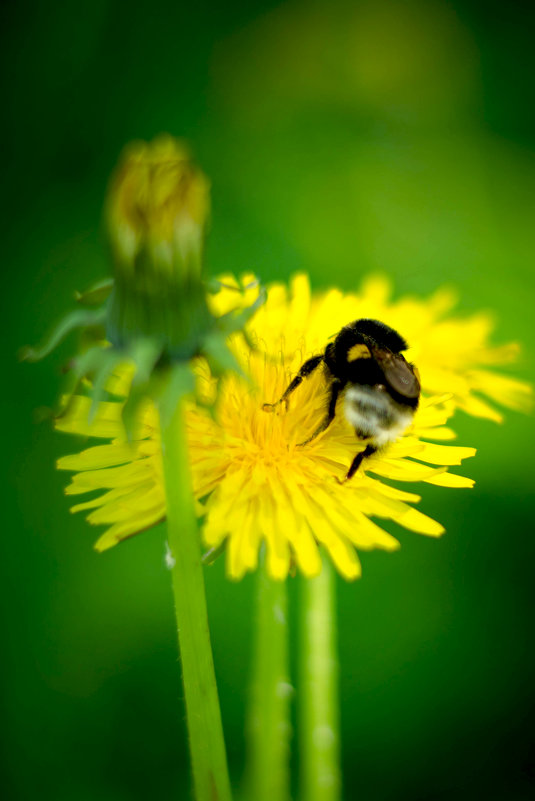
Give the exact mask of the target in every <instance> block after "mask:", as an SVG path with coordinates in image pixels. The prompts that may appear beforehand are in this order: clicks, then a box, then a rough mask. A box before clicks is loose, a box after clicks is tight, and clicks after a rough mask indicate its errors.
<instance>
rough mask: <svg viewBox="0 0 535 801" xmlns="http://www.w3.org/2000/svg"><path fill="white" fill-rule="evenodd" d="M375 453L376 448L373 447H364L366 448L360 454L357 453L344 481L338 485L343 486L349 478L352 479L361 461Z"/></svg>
mask: <svg viewBox="0 0 535 801" xmlns="http://www.w3.org/2000/svg"><path fill="white" fill-rule="evenodd" d="M376 451H377V448H376V447H375V446H374V445H366V447H365V448H364V450H363V451H360V453H357V455H356V456H355V458H354V459H353V461H352V462H351V467H350V468H349V470H348V471H347V475H346V477H345V478H344V481H341V482H340V483H341V484H343V483H344V482H345V481H349V479H350V478H353V476H354V475H355V473H356V472H357V470H358V469H359V467H360V465H361V463H362V461H363V460H364V459H365V458H366V457H367V456H372V455H373V454H374V453H375V452H376Z"/></svg>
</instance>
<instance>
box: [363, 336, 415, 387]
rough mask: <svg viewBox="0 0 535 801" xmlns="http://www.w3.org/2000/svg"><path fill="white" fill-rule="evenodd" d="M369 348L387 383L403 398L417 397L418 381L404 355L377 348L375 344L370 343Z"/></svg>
mask: <svg viewBox="0 0 535 801" xmlns="http://www.w3.org/2000/svg"><path fill="white" fill-rule="evenodd" d="M370 350H371V352H372V356H373V358H374V359H375V361H376V362H377V364H378V365H379V367H380V368H381V370H382V371H383V374H384V377H385V380H386V382H387V384H388V385H389V386H390V387H392V389H393V390H394V391H395V392H398V393H399V394H400V395H402V396H403V397H404V398H417V397H418V395H419V394H420V382H419V381H418V379H417V378H416V376H415V374H414V371H413V369H412V367H411V366H410V364H408V362H406V361H405V359H404V357H403V356H402V355H401V354H400V353H392V351H391V350H388V349H387V348H379V347H377V345H375V346H374V345H372V346H371V347H370Z"/></svg>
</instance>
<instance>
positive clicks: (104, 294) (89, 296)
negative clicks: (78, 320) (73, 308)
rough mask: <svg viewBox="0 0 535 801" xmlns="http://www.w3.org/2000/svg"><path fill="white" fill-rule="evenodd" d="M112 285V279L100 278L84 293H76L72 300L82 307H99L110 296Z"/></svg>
mask: <svg viewBox="0 0 535 801" xmlns="http://www.w3.org/2000/svg"><path fill="white" fill-rule="evenodd" d="M113 284H114V280H113V278H102V279H101V280H100V281H97V282H96V283H94V284H92V285H91V286H90V287H89V289H86V290H85V291H84V292H78V291H76V292H75V293H74V299H75V300H76V302H77V303H80V304H81V305H82V306H100V305H101V304H102V303H104V301H106V300H107V299H108V298H109V296H110V295H111V292H112V289H113Z"/></svg>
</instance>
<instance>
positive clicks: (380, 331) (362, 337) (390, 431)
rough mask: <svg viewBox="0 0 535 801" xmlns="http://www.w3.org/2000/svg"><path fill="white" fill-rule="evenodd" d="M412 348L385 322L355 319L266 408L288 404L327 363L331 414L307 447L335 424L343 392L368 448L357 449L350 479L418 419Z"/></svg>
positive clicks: (328, 412)
mask: <svg viewBox="0 0 535 801" xmlns="http://www.w3.org/2000/svg"><path fill="white" fill-rule="evenodd" d="M407 347H408V345H407V343H406V342H405V340H404V339H403V337H401V336H400V335H399V334H398V333H397V331H394V329H393V328H390V327H389V326H388V325H385V323H381V322H379V320H369V319H361V320H355V321H354V322H352V323H350V324H349V325H346V326H344V327H343V328H342V330H341V331H340V332H339V334H338V335H337V336H336V338H335V339H334V341H333V342H330V343H329V344H328V345H327V347H326V348H325V351H324V353H322V354H320V355H318V356H312V358H310V359H308V360H307V361H306V362H305V363H304V364H303V365H302V367H301V369H300V370H299V372H298V373H297V375H296V376H295V378H294V379H293V380H292V382H291V383H290V384H289V385H288V387H287V388H286V390H285V391H284V393H283V394H282V396H281V398H280V399H279V400H278V401H277V402H276V403H266V404H264V409H265V410H266V411H273V410H274V409H275V408H276V407H278V406H279V405H280V404H281V403H284V402H285V401H286V400H287V399H288V398H289V396H290V395H291V394H292V392H293V391H294V390H295V389H296V388H297V387H298V386H299V385H300V384H301V382H302V381H303V379H304V378H307V377H308V376H309V375H310V374H311V373H312V372H314V370H316V368H317V367H319V365H320V364H322V363H323V365H324V369H325V375H326V378H327V381H328V382H329V402H328V406H327V409H326V413H325V417H324V419H323V420H322V422H321V423H320V425H319V426H318V428H317V429H316V430H315V431H314V432H313V433H312V434H311V436H310V437H308V439H306V440H305V441H304V442H302V443H300V444H301V445H307V444H308V443H309V442H311V441H312V440H313V439H315V438H316V437H317V436H318V435H319V434H321V433H322V432H323V431H325V430H326V429H327V428H328V427H329V426H330V424H331V423H332V421H333V420H334V418H335V415H336V406H337V401H338V398H339V397H340V395H341V394H342V393H343V398H342V400H343V409H344V415H345V418H346V420H347V421H348V422H349V423H350V424H351V425H352V426H353V428H354V429H355V434H356V435H357V437H358V439H361V440H365V441H366V447H365V448H364V449H363V450H361V451H359V452H358V453H357V455H356V456H355V458H354V459H353V461H352V463H351V465H350V467H349V470H348V471H347V474H346V477H345V481H347V480H348V479H350V478H351V477H352V476H353V475H354V474H355V473H356V471H357V470H358V468H359V466H360V464H361V463H362V460H363V459H365V458H366V457H368V456H371V455H372V454H374V453H375V452H376V451H377V450H378V449H379V448H381V447H383V446H384V445H387V444H388V443H389V442H393V441H394V440H395V439H397V438H398V437H399V436H401V434H403V432H404V431H405V430H406V429H407V428H408V426H409V425H410V424H411V422H412V419H413V417H414V413H415V411H416V409H417V408H418V402H419V400H420V381H419V377H418V371H417V369H416V367H414V365H412V364H410V363H409V362H407V361H406V359H405V357H404V356H403V354H402V351H404V350H406V349H407Z"/></svg>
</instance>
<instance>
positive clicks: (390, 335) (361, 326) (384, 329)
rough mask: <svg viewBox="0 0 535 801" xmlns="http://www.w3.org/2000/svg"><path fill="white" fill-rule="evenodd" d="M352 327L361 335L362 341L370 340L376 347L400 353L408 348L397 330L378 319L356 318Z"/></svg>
mask: <svg viewBox="0 0 535 801" xmlns="http://www.w3.org/2000/svg"><path fill="white" fill-rule="evenodd" d="M353 328H354V330H355V331H356V332H357V333H358V334H360V335H361V336H362V338H363V340H364V342H366V340H371V341H372V342H373V343H374V344H375V345H377V346H378V347H380V348H387V349H388V350H389V351H391V352H392V353H401V351H402V350H407V348H408V345H407V343H406V342H405V340H404V339H403V337H402V336H400V335H399V334H398V332H397V331H394V329H393V328H390V326H388V325H385V324H384V323H381V322H380V321H379V320H370V319H368V318H366V317H365V318H362V319H361V320H356V322H355V323H353Z"/></svg>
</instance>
